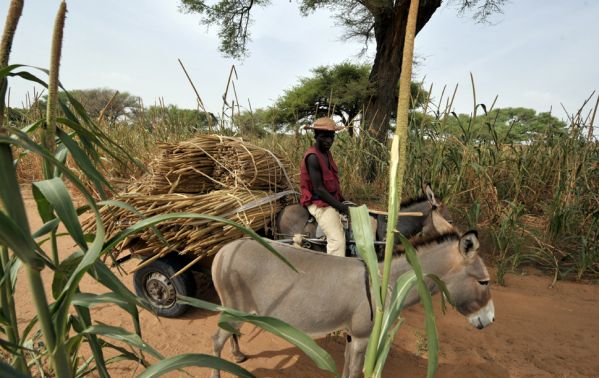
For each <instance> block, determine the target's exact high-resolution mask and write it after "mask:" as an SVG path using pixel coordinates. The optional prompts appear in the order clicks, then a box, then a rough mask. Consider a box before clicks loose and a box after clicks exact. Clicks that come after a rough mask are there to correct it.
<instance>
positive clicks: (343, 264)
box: [212, 231, 495, 377]
mask: <svg viewBox="0 0 599 378" xmlns="http://www.w3.org/2000/svg"><path fill="white" fill-rule="evenodd" d="M418 243H419V244H417V245H416V249H417V252H418V255H419V257H420V261H421V264H422V269H423V271H424V273H425V274H428V273H432V274H435V275H437V276H438V277H439V278H441V279H442V280H443V281H444V282H445V283H446V285H447V288H448V290H449V293H450V295H451V299H452V301H453V305H454V306H455V307H456V308H457V310H458V311H459V312H460V313H462V314H463V315H465V316H466V317H467V318H468V321H469V322H470V323H471V324H472V325H473V326H475V327H477V328H483V327H485V326H487V325H489V324H490V323H492V322H493V320H494V316H495V315H494V307H493V301H492V300H491V292H490V289H489V273H488V272H487V268H486V267H485V265H484V263H483V261H482V259H481V258H480V256H479V255H478V250H479V246H480V244H479V240H478V236H477V233H476V232H475V231H469V232H467V233H465V234H464V235H463V236H460V235H459V234H458V233H456V232H455V231H450V232H449V233H445V234H442V235H439V236H437V237H435V238H432V239H429V240H421V241H420V242H418ZM271 244H272V246H273V247H274V248H275V249H276V250H277V251H278V252H279V253H281V254H282V255H283V256H284V257H285V258H287V259H288V260H289V261H290V262H291V264H292V265H293V266H294V267H295V268H296V269H297V270H298V271H299V273H294V272H293V271H291V270H290V268H289V267H288V266H286V265H285V264H284V263H283V262H282V261H280V260H279V259H277V258H275V257H273V256H272V255H271V254H270V253H268V251H266V250H265V248H264V247H263V246H261V245H260V244H259V243H258V242H256V241H254V240H252V239H240V240H237V241H234V242H231V243H229V244H227V245H225V246H224V247H223V248H222V249H221V250H220V251H219V253H218V254H217V255H216V258H215V259H214V262H213V264H212V279H213V281H214V286H215V288H216V291H217V292H218V295H219V297H220V300H221V303H222V304H223V305H224V306H226V307H230V308H234V309H238V310H241V311H244V312H248V313H255V314H258V315H263V316H272V317H275V318H279V319H281V320H283V321H285V322H287V323H289V324H291V325H293V326H294V327H297V328H298V329H300V330H302V331H304V332H306V333H307V334H309V335H310V336H312V337H314V338H318V337H323V336H325V335H327V334H330V333H331V332H334V331H337V330H344V331H345V332H347V334H348V335H349V336H350V337H348V342H347V344H346V348H345V365H344V368H343V377H359V376H360V375H361V370H362V365H363V362H364V353H365V351H366V346H367V343H368V337H369V335H370V332H371V328H372V312H373V304H372V303H371V301H370V300H369V299H368V296H367V293H368V292H369V290H371V289H370V286H369V284H368V282H367V280H366V279H365V266H364V264H363V262H362V261H360V260H359V259H356V258H347V257H337V256H331V255H327V254H323V253H318V252H313V251H309V250H305V249H301V248H297V247H293V246H289V245H286V244H282V243H278V242H272V243H271ZM409 269H411V268H410V265H409V264H408V263H407V262H406V259H405V257H404V256H401V257H395V258H393V260H392V273H391V281H390V282H395V280H396V279H397V278H398V277H399V276H400V275H401V274H402V273H404V272H406V271H408V270H409ZM429 286H430V288H431V290H432V291H433V292H435V291H437V288H436V287H435V285H434V284H432V283H431V282H429ZM418 301H419V297H418V294H417V293H416V291H415V289H413V290H412V291H411V292H410V293H409V295H408V298H406V301H405V302H404V303H405V304H404V307H405V306H411V305H413V304H415V303H417V302H418ZM233 326H234V327H238V326H239V325H238V324H235V325H233ZM230 336H231V333H229V332H227V331H225V330H223V329H220V328H219V329H218V330H217V331H216V333H215V335H214V336H213V352H214V355H216V356H220V353H221V350H222V348H223V345H224V343H225V342H226V340H227V339H228V338H229V337H230ZM231 344H232V349H233V355H234V357H235V360H236V361H237V362H242V361H244V360H245V359H246V356H245V355H244V354H243V353H241V351H240V350H239V345H238V341H237V338H236V337H233V338H232V339H231ZM219 376H220V375H219V372H218V371H216V370H215V371H214V373H213V377H219Z"/></svg>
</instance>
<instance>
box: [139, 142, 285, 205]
mask: <svg viewBox="0 0 599 378" xmlns="http://www.w3.org/2000/svg"><path fill="white" fill-rule="evenodd" d="M159 148H160V151H161V152H160V155H159V156H158V157H157V158H156V159H155V160H154V161H153V162H152V163H151V165H150V171H151V173H150V174H149V175H147V176H145V177H143V178H142V179H141V180H140V181H139V182H137V183H135V184H133V185H131V186H130V187H129V188H128V191H129V192H140V193H147V194H170V193H195V194H203V193H208V192H210V191H213V190H217V189H224V188H237V187H241V188H245V189H250V190H271V191H280V190H285V189H290V188H291V187H292V185H293V184H292V183H291V182H290V180H289V177H288V175H287V171H286V170H287V167H288V166H289V164H288V163H287V162H285V161H284V160H283V159H281V158H279V157H277V156H276V155H275V154H273V153H272V152H270V151H268V150H266V149H263V148H261V147H257V146H254V145H252V144H250V143H247V142H244V141H243V140H242V139H239V138H233V137H225V136H220V135H202V136H198V137H195V138H192V139H189V140H186V141H183V142H179V143H176V144H167V143H163V144H160V145H159Z"/></svg>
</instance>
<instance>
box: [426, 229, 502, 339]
mask: <svg viewBox="0 0 599 378" xmlns="http://www.w3.org/2000/svg"><path fill="white" fill-rule="evenodd" d="M449 248H450V251H449V254H447V255H446V258H440V259H438V263H443V262H442V261H445V262H444V263H445V264H447V266H446V267H443V268H442V269H441V270H440V272H441V271H443V270H445V271H446V272H445V273H443V274H441V275H440V278H441V279H442V280H443V281H445V284H446V285H447V289H448V291H449V294H450V296H451V301H452V303H453V305H454V306H455V307H456V309H457V310H458V311H459V312H460V313H462V314H463V315H464V316H466V317H467V318H468V321H469V322H470V324H472V325H473V326H475V327H476V328H478V329H482V328H484V327H486V326H488V325H489V324H491V323H492V322H493V320H494V319H495V308H494V305H493V300H492V299H491V290H490V288H489V280H490V277H489V272H488V271H487V267H486V266H485V264H484V262H483V260H482V259H481V257H480V256H479V254H478V251H479V248H480V242H479V240H478V233H477V232H476V231H468V232H466V233H465V234H464V235H462V236H461V237H459V239H458V240H457V242H454V243H453V244H452V245H451V246H450V247H449ZM433 264H434V262H433ZM437 269H439V267H437V268H436V269H435V270H437Z"/></svg>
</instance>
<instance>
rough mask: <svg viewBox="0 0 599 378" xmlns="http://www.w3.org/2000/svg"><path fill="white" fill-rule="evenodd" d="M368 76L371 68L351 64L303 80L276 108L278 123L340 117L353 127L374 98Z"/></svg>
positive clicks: (320, 70)
mask: <svg viewBox="0 0 599 378" xmlns="http://www.w3.org/2000/svg"><path fill="white" fill-rule="evenodd" d="M368 72H369V68H368V66H366V65H360V64H354V63H350V62H345V63H341V64H338V65H335V66H331V67H329V66H320V67H317V68H315V69H313V70H312V76H310V77H305V78H302V79H300V82H299V84H298V85H296V86H294V87H292V88H291V89H289V90H286V91H285V94H284V95H283V96H282V97H280V98H279V99H278V100H277V102H276V103H275V104H274V106H273V112H274V113H275V119H276V121H277V122H279V123H286V124H297V123H298V122H299V121H300V120H302V119H305V118H308V117H311V118H312V119H315V118H318V117H323V116H328V115H336V116H338V117H340V118H341V120H342V122H343V124H344V125H346V126H347V125H349V124H350V122H352V121H353V120H354V119H355V118H356V116H357V115H358V114H359V113H360V112H361V111H362V108H363V106H365V105H366V102H367V101H368V98H369V97H370V95H371V91H370V90H369V86H368Z"/></svg>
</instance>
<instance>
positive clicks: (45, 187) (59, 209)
mask: <svg viewBox="0 0 599 378" xmlns="http://www.w3.org/2000/svg"><path fill="white" fill-rule="evenodd" d="M33 185H34V186H35V188H37V190H39V192H40V193H41V194H42V195H43V196H44V198H45V199H46V200H47V201H48V203H49V204H50V206H52V208H53V209H54V211H55V212H56V215H57V216H58V218H59V219H60V220H61V221H62V223H63V224H64V225H65V227H66V229H67V230H68V232H69V234H70V235H71V237H72V238H73V240H74V241H75V243H77V245H79V247H80V248H83V249H87V243H86V242H85V236H84V235H83V229H82V228H81V223H79V217H78V216H77V211H76V210H75V206H74V205H73V201H72V199H71V195H70V194H69V191H68V190H67V188H66V186H65V184H64V182H63V181H62V180H61V179H59V178H57V177H55V178H53V179H50V180H44V181H38V182H35V183H33ZM46 221H47V220H46Z"/></svg>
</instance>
